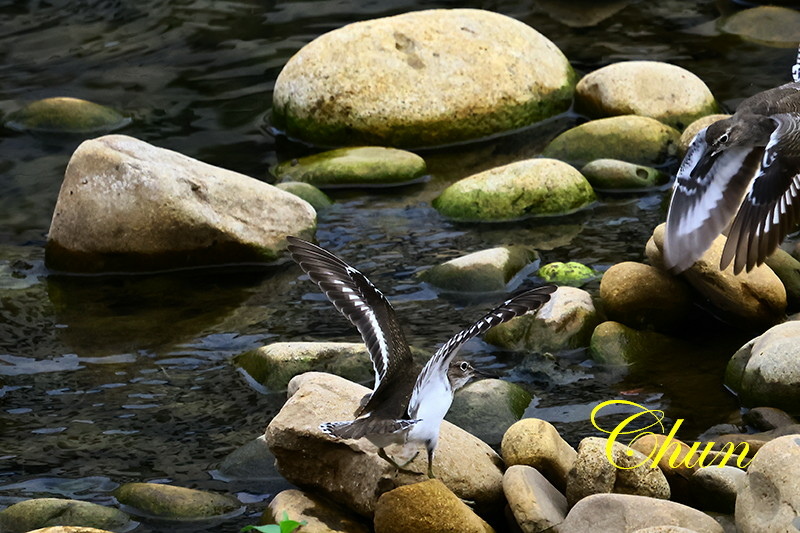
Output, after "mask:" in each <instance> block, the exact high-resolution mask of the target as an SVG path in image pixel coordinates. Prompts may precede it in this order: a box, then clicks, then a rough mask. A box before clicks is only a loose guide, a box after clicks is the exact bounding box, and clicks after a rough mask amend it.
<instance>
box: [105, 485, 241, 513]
mask: <svg viewBox="0 0 800 533" xmlns="http://www.w3.org/2000/svg"><path fill="white" fill-rule="evenodd" d="M114 497H115V498H116V499H117V500H119V502H120V503H122V504H125V505H128V506H130V507H134V508H136V509H138V510H140V511H142V512H144V513H145V514H147V515H152V516H160V517H165V518H184V519H186V518H188V519H191V518H206V517H213V516H219V515H223V514H226V513H230V512H232V511H235V510H237V509H239V508H240V507H241V503H240V502H239V500H237V499H236V498H233V497H231V496H225V495H222V494H216V493H213V492H207V491H203V490H196V489H188V488H186V487H176V486H174V485H164V484H161V483H125V484H124V485H121V486H120V487H118V488H117V489H116V490H115V491H114Z"/></svg>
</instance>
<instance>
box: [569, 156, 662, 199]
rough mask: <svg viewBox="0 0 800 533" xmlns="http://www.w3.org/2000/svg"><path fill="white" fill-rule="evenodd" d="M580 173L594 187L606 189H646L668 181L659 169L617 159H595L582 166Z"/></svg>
mask: <svg viewBox="0 0 800 533" xmlns="http://www.w3.org/2000/svg"><path fill="white" fill-rule="evenodd" d="M581 174H583V175H584V176H586V179H587V180H589V183H591V184H592V187H594V188H595V189H599V190H608V191H615V190H627V189H647V188H650V187H657V186H659V185H664V184H665V183H667V181H669V176H667V175H666V174H665V173H664V172H661V171H660V170H657V169H655V168H653V167H646V166H643V165H636V164H634V163H629V162H627V161H620V160H618V159H595V160H594V161H591V162H589V163H587V164H585V165H584V166H583V168H582V169H581Z"/></svg>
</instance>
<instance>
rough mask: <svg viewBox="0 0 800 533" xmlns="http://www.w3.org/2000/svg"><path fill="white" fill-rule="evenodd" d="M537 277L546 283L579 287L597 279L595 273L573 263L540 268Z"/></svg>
mask: <svg viewBox="0 0 800 533" xmlns="http://www.w3.org/2000/svg"><path fill="white" fill-rule="evenodd" d="M538 275H539V277H540V278H542V279H543V280H545V281H547V282H551V283H558V284H559V285H570V286H572V287H580V286H581V285H583V284H585V283H587V282H589V281H591V280H592V279H594V278H595V277H597V272H595V271H594V270H593V269H592V268H590V267H587V266H586V265H583V264H581V263H577V262H575V261H570V262H568V263H562V262H560V261H557V262H555V263H548V264H546V265H544V266H542V267H541V268H540V269H539V272H538Z"/></svg>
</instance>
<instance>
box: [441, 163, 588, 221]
mask: <svg viewBox="0 0 800 533" xmlns="http://www.w3.org/2000/svg"><path fill="white" fill-rule="evenodd" d="M595 199H596V198H595V195H594V191H593V190H592V187H591V185H589V182H588V181H586V178H584V177H583V175H581V173H580V172H578V171H577V170H575V169H574V168H573V167H571V166H569V165H567V164H566V163H563V162H561V161H556V160H554V159H528V160H526V161H518V162H515V163H511V164H509V165H504V166H502V167H497V168H493V169H490V170H487V171H485V172H481V173H479V174H475V175H473V176H469V177H467V178H464V179H462V180H459V181H457V182H455V183H454V184H452V185H450V186H449V187H448V188H447V189H445V190H444V191H443V192H442V194H441V195H440V196H439V197H438V198H437V199H436V200H434V202H433V206H434V207H435V208H436V209H437V210H438V211H439V212H440V213H442V214H443V215H444V216H446V217H448V218H451V219H453V220H464V221H484V222H499V221H507V220H518V219H522V218H526V217H531V216H541V215H564V214H568V213H572V212H574V211H577V210H578V209H581V208H584V207H586V206H588V205H589V204H591V203H593V202H594V201H595Z"/></svg>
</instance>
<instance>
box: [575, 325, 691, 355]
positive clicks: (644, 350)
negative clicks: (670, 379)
mask: <svg viewBox="0 0 800 533" xmlns="http://www.w3.org/2000/svg"><path fill="white" fill-rule="evenodd" d="M686 349H687V346H686V345H685V344H684V343H682V342H681V341H679V340H677V339H674V338H672V337H668V336H667V335H662V334H661V333H656V332H654V331H637V330H635V329H633V328H629V327H628V326H626V325H624V324H620V323H619V322H613V321H607V322H603V323H602V324H600V325H599V326H597V327H596V328H595V330H594V333H593V334H592V340H591V342H590V344H589V352H590V353H591V355H592V359H594V360H595V361H596V362H598V363H602V364H606V365H632V364H636V363H638V362H640V361H643V360H646V359H650V358H654V357H658V356H659V355H662V356H665V357H666V356H668V354H669V353H670V351H674V350H686Z"/></svg>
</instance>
